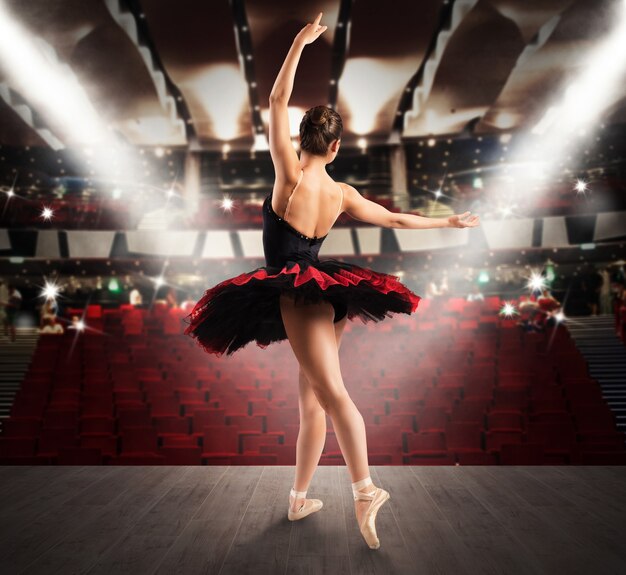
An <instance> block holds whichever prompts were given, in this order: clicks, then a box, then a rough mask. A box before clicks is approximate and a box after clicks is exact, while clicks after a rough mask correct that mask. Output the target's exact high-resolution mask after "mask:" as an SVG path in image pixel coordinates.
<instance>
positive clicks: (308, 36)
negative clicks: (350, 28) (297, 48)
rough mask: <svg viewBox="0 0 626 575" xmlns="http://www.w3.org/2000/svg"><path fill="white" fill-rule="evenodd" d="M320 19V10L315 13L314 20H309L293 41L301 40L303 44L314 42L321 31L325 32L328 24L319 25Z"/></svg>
mask: <svg viewBox="0 0 626 575" xmlns="http://www.w3.org/2000/svg"><path fill="white" fill-rule="evenodd" d="M321 19H322V12H320V13H319V14H318V15H317V18H316V19H315V22H313V23H311V22H309V23H308V24H307V25H306V26H305V27H304V28H302V30H300V32H298V35H297V36H296V37H295V40H294V42H301V43H302V44H303V45H306V44H311V43H312V42H315V40H317V39H318V38H319V36H320V34H321V33H322V32H325V31H326V30H327V28H328V26H320V20H321Z"/></svg>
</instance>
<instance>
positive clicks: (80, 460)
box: [57, 447, 103, 465]
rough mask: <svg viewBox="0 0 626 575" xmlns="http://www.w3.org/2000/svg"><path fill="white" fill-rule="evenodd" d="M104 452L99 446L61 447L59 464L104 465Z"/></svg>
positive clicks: (58, 458)
mask: <svg viewBox="0 0 626 575" xmlns="http://www.w3.org/2000/svg"><path fill="white" fill-rule="evenodd" d="M102 462H103V458H102V452H101V451H100V449H98V448H97V447H61V448H60V449H59V455H58V457H57V465H102Z"/></svg>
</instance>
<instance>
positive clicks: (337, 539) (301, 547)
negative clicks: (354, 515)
mask: <svg viewBox="0 0 626 575" xmlns="http://www.w3.org/2000/svg"><path fill="white" fill-rule="evenodd" d="M338 469H339V467H338V466H336V465H320V466H319V467H318V468H317V470H316V471H315V475H314V477H313V480H312V481H311V486H310V487H309V490H308V494H307V497H308V496H309V495H310V497H311V498H312V499H321V500H322V501H323V502H324V507H323V509H322V510H321V511H319V512H318V513H315V514H313V515H311V516H309V517H307V518H306V519H304V520H302V521H295V522H293V530H292V532H291V539H290V542H289V558H288V565H287V571H288V572H289V571H292V570H293V569H296V572H297V570H298V569H300V568H301V567H300V566H302V565H318V559H315V560H313V561H311V560H308V559H307V560H305V559H304V558H306V557H308V558H311V557H314V558H319V557H330V558H333V559H334V560H335V561H334V562H333V561H328V562H324V561H322V562H321V563H319V566H320V568H324V566H325V565H327V564H328V565H338V566H345V565H347V564H349V561H347V560H348V556H349V553H348V546H347V544H346V525H345V522H344V521H343V503H342V498H341V488H340V485H339V473H338ZM294 564H295V565H298V567H294ZM344 568H345V567H341V569H344ZM326 572H327V573H332V571H326Z"/></svg>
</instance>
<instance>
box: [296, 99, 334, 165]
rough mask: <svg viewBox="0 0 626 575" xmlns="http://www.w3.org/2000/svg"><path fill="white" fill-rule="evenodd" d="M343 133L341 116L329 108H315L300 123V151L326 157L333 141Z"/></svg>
mask: <svg viewBox="0 0 626 575" xmlns="http://www.w3.org/2000/svg"><path fill="white" fill-rule="evenodd" d="M342 132H343V122H342V121H341V116H340V115H339V114H338V113H337V112H335V110H333V109H332V108H328V107H327V106H314V107H313V108H310V109H308V110H307V111H306V114H304V117H303V118H302V121H301V122H300V149H302V150H306V151H307V152H309V153H310V154H314V155H316V156H325V155H326V152H328V146H329V145H330V144H331V142H332V141H333V140H339V139H340V138H341V133H342Z"/></svg>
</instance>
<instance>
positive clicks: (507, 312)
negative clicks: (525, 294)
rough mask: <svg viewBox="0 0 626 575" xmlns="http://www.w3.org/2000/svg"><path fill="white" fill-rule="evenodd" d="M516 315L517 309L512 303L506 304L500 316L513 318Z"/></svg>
mask: <svg viewBox="0 0 626 575" xmlns="http://www.w3.org/2000/svg"><path fill="white" fill-rule="evenodd" d="M516 313H517V310H516V309H515V306H514V305H513V304H512V303H510V302H504V305H503V306H502V308H501V309H500V315H503V316H505V317H512V316H513V315H515V314H516Z"/></svg>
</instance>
